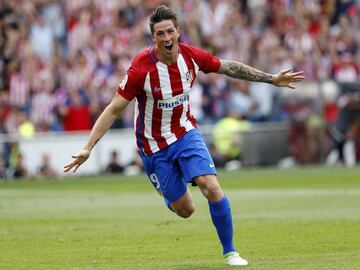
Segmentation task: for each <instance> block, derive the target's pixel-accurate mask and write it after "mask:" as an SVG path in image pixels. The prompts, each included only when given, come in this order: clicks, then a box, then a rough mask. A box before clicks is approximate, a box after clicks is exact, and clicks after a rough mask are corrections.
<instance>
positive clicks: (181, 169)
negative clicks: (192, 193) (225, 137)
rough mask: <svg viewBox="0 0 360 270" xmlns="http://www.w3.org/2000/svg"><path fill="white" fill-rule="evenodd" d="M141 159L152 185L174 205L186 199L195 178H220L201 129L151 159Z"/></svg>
mask: <svg viewBox="0 0 360 270" xmlns="http://www.w3.org/2000/svg"><path fill="white" fill-rule="evenodd" d="M140 156H141V159H142V162H143V165H144V169H145V172H146V174H147V175H148V177H149V179H150V181H151V183H152V184H153V186H154V187H155V189H156V190H157V191H158V192H159V193H160V194H161V195H162V196H164V197H165V198H166V199H167V200H168V201H170V202H173V201H176V200H177V199H179V198H180V197H181V196H182V195H184V193H185V192H186V191H187V184H188V183H189V182H191V181H192V180H193V179H194V177H197V176H200V175H208V174H216V169H215V165H214V161H213V160H212V158H211V156H210V154H209V151H208V149H207V147H206V144H205V142H204V140H203V139H202V137H201V134H200V131H199V130H198V129H192V130H190V131H189V132H188V133H187V134H185V135H184V136H183V137H181V138H180V139H179V140H178V141H176V142H174V143H172V144H170V145H169V146H168V147H167V148H165V149H162V150H160V151H158V152H156V153H154V154H152V155H150V156H145V155H144V154H143V153H141V154H140Z"/></svg>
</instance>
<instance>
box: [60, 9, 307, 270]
mask: <svg viewBox="0 0 360 270" xmlns="http://www.w3.org/2000/svg"><path fill="white" fill-rule="evenodd" d="M150 29H151V34H152V39H153V41H154V43H155V44H154V46H152V47H150V48H147V49H145V50H143V51H142V52H140V53H139V54H138V55H137V56H136V57H135V58H134V60H133V62H132V64H131V66H130V68H129V69H128V72H127V75H126V76H125V78H124V79H123V81H122V82H121V83H120V84H119V87H118V90H117V93H116V94H115V96H114V98H113V99H112V101H111V102H110V104H109V105H108V106H107V107H106V108H105V110H104V111H103V112H102V114H101V115H100V116H99V118H98V120H97V121H96V123H95V125H94V127H93V129H92V131H91V133H90V136H89V139H88V141H87V142H86V144H85V146H84V149H83V150H81V151H80V152H79V153H78V154H76V155H74V156H73V160H72V162H70V163H69V164H67V165H65V166H64V172H68V171H70V170H73V172H75V171H76V170H77V169H78V168H79V166H80V165H81V164H83V163H84V162H85V161H86V160H87V159H88V157H89V155H90V153H91V150H92V149H93V148H94V146H95V145H96V143H97V142H98V141H99V140H100V138H101V137H102V136H103V135H104V133H105V132H106V131H107V130H108V129H109V128H110V126H111V125H112V123H113V121H114V120H115V119H117V118H118V117H119V116H120V113H121V112H122V110H123V109H124V108H125V107H126V106H127V105H128V104H129V102H130V101H131V100H133V99H134V98H135V99H136V104H135V107H136V110H135V120H134V121H135V133H136V139H137V147H138V149H139V152H140V155H141V159H142V162H143V165H144V169H145V171H146V174H147V175H148V177H149V179H150V181H151V183H152V184H153V186H154V187H155V189H156V190H157V191H158V192H159V193H160V194H161V195H162V196H163V197H164V200H165V203H166V205H167V207H168V208H169V209H170V210H172V211H173V212H175V213H176V214H177V215H178V216H180V217H183V218H188V217H190V216H191V214H192V213H193V212H194V210H195V208H194V203H193V200H192V197H191V193H190V191H189V189H188V187H187V184H188V183H190V182H192V183H193V184H195V185H197V186H198V187H199V188H200V190H201V192H202V194H203V195H204V196H205V197H206V198H207V200H208V204H209V209H210V215H211V218H212V222H213V224H214V226H215V228H216V231H217V234H218V237H219V239H220V242H221V244H222V248H223V256H224V258H225V260H226V263H227V264H229V265H240V266H241V265H247V264H248V262H247V261H246V260H245V259H243V258H241V257H240V255H239V253H238V252H237V251H236V249H235V246H234V243H233V224H232V217H231V209H230V203H229V200H228V198H227V197H226V195H225V194H224V192H223V191H222V189H221V187H220V184H219V182H218V180H217V176H216V169H215V166H214V162H213V160H212V158H211V156H210V154H209V151H208V149H207V147H206V145H205V143H204V141H203V139H202V137H201V134H200V132H199V130H198V128H197V124H196V120H195V118H194V116H193V115H192V114H191V111H190V107H189V91H190V90H191V87H192V85H193V82H194V80H195V78H196V75H197V73H198V72H199V71H202V72H204V73H209V72H215V73H219V74H225V75H227V76H229V77H232V78H237V79H243V80H249V81H255V82H264V83H270V84H273V85H275V86H280V87H289V88H294V86H293V85H292V83H294V82H299V81H302V80H303V79H304V76H303V72H295V73H291V72H290V70H285V71H281V72H279V73H278V74H276V75H271V74H267V73H265V72H262V71H259V70H256V69H254V68H252V67H249V66H247V65H244V64H242V63H239V62H236V61H228V60H221V59H219V58H218V57H215V56H213V55H211V54H210V53H208V52H206V51H203V50H201V49H199V48H195V47H192V46H189V45H185V44H182V43H179V42H178V39H179V37H180V30H179V26H178V22H177V15H176V14H175V13H174V12H173V11H172V10H171V9H170V8H168V7H167V6H165V5H160V6H158V7H157V8H156V9H155V11H154V12H153V14H152V16H151V17H150Z"/></svg>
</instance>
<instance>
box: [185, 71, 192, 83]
mask: <svg viewBox="0 0 360 270" xmlns="http://www.w3.org/2000/svg"><path fill="white" fill-rule="evenodd" d="M185 76H186V81H187V82H188V83H190V84H191V83H192V81H193V80H194V73H193V70H192V69H189V70H188V72H186V74H185Z"/></svg>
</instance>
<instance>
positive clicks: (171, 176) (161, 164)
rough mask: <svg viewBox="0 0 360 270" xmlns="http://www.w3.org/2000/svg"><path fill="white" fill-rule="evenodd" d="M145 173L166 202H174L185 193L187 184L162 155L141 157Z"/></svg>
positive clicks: (177, 170)
mask: <svg viewBox="0 0 360 270" xmlns="http://www.w3.org/2000/svg"><path fill="white" fill-rule="evenodd" d="M141 159H142V162H143V165H144V169H145V172H146V174H147V176H148V178H149V180H150V182H151V184H152V185H153V186H154V188H155V189H156V190H157V191H158V193H159V194H160V195H161V196H163V197H165V198H166V199H167V200H168V201H170V202H174V201H176V200H178V199H179V198H180V197H181V196H183V195H184V194H185V193H186V191H187V183H186V182H185V181H184V178H183V177H182V174H181V173H180V172H179V169H178V167H177V166H174V164H173V162H172V161H171V160H169V158H168V157H167V156H166V155H162V153H159V152H157V153H155V154H153V155H151V156H143V155H142V156H141Z"/></svg>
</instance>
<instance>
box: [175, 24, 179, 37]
mask: <svg viewBox="0 0 360 270" xmlns="http://www.w3.org/2000/svg"><path fill="white" fill-rule="evenodd" d="M176 30H177V32H178V34H179V37H180V27H179V26H178V27H176Z"/></svg>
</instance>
